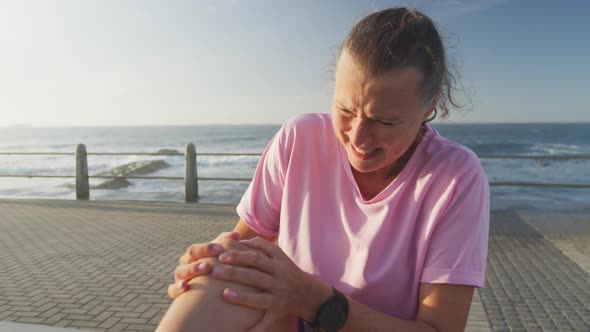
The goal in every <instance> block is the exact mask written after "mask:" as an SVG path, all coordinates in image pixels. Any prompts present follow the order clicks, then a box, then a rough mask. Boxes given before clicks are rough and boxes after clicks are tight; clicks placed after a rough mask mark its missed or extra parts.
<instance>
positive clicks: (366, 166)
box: [348, 157, 379, 173]
mask: <svg viewBox="0 0 590 332" xmlns="http://www.w3.org/2000/svg"><path fill="white" fill-rule="evenodd" d="M353 158H354V157H353ZM348 162H349V163H350V166H352V168H354V170H355V171H357V172H359V173H371V172H375V171H376V170H378V169H379V167H378V166H376V165H375V163H373V162H366V161H359V160H356V159H355V160H351V159H350V158H348Z"/></svg>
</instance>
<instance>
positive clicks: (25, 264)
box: [0, 200, 237, 331]
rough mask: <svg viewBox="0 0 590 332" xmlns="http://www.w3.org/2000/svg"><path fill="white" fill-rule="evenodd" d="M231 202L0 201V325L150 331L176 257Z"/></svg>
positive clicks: (223, 224)
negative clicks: (225, 203) (211, 203)
mask: <svg viewBox="0 0 590 332" xmlns="http://www.w3.org/2000/svg"><path fill="white" fill-rule="evenodd" d="M236 221H237V219H236V217H235V212H234V208H233V207H227V206H209V205H188V204H163V203H162V204H161V203H145V202H143V203H141V202H133V203H131V202H129V203H125V202H96V201H89V202H88V201H43V200H22V201H16V200H14V201H7V200H0V269H1V271H2V272H1V273H0V321H2V320H5V321H12V322H20V323H32V324H43V325H52V326H61V327H75V328H80V329H84V330H95V331H153V330H154V329H155V327H156V326H157V324H158V322H159V321H160V319H161V317H162V316H163V314H164V312H165V310H166V309H167V308H168V306H169V305H170V300H169V299H168V297H167V295H166V289H167V286H168V284H169V283H170V282H171V281H172V280H173V279H172V278H173V275H172V272H173V270H174V268H175V265H176V262H177V261H178V257H179V256H180V255H181V254H182V253H183V252H184V250H185V249H186V248H187V246H188V245H190V244H191V243H195V242H203V241H207V240H210V239H211V238H213V237H214V235H217V234H218V233H219V232H221V231H222V230H224V229H232V227H233V225H234V224H235V222H236Z"/></svg>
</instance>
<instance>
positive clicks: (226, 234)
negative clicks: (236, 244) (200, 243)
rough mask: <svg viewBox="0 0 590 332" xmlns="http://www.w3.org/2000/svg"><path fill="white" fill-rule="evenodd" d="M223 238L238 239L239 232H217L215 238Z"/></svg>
mask: <svg viewBox="0 0 590 332" xmlns="http://www.w3.org/2000/svg"><path fill="white" fill-rule="evenodd" d="M223 239H228V240H234V241H239V240H240V233H238V232H223V233H221V234H219V235H218V236H217V238H216V239H215V240H223Z"/></svg>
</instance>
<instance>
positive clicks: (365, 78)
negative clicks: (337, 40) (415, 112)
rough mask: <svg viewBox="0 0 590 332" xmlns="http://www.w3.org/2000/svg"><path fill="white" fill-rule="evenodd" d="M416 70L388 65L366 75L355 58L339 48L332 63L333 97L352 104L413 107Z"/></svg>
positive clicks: (416, 96) (417, 80) (417, 101)
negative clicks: (333, 75) (388, 69)
mask: <svg viewBox="0 0 590 332" xmlns="http://www.w3.org/2000/svg"><path fill="white" fill-rule="evenodd" d="M421 79H422V75H421V74H420V71H418V69H416V68H414V67H402V68H396V69H392V70H390V71H388V72H386V73H384V74H383V75H380V76H377V77H374V76H370V75H367V74H366V73H365V72H364V71H363V70H362V68H361V67H360V66H359V65H358V64H357V62H356V61H355V59H354V58H353V57H352V56H351V55H350V54H348V52H343V53H342V55H341V56H340V59H339V60H338V64H337V66H336V76H335V91H334V93H335V98H336V99H337V101H338V102H341V103H350V104H353V106H355V107H363V106H374V107H378V108H381V109H396V110H397V109H409V108H410V109H413V108H415V107H416V106H417V105H418V104H420V95H419V84H420V81H421Z"/></svg>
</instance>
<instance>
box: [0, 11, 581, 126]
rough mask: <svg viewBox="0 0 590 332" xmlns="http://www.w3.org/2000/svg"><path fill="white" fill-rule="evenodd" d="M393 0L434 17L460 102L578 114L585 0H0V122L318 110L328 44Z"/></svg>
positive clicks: (169, 121) (490, 116)
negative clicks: (457, 80)
mask: <svg viewBox="0 0 590 332" xmlns="http://www.w3.org/2000/svg"><path fill="white" fill-rule="evenodd" d="M400 5H406V6H409V7H412V8H415V9H418V10H421V11H423V12H424V13H425V14H427V15H428V16H430V17H431V18H432V19H433V20H434V21H435V22H436V24H437V26H438V27H439V29H440V31H441V33H442V35H443V38H444V43H445V45H446V47H447V52H448V57H449V58H450V59H451V61H452V63H453V68H455V69H456V70H457V72H458V73H459V74H460V77H461V79H460V82H461V87H462V89H461V91H462V93H461V91H458V96H459V98H460V99H461V100H463V101H466V100H469V101H470V102H468V103H467V104H466V105H467V110H463V111H455V112H452V113H451V117H450V118H449V119H448V120H447V121H446V122H451V123H464V122H467V123H474V122H483V123H504V122H590V109H589V108H588V103H587V99H586V97H587V96H589V95H590V80H589V79H588V78H589V77H590V65H589V64H588V60H589V59H590V39H589V37H588V36H589V35H590V20H587V16H588V15H589V14H590V9H588V8H589V7H588V6H587V4H585V2H584V1H550V0H548V1H518V0H513V1H511V0H439V1H434V0H431V1H427V0H413V1H405V2H402V1H339V0H334V1H317V0H304V1H282V0H243V1H238V0H215V1H213V0H211V1H205V0H203V1H184V0H166V1H152V0H94V1H90V0H38V1H34V0H0V127H6V126H14V125H31V126H35V127H46V126H49V127H53V126H143V125H201V124H270V123H272V124H278V123H282V122H284V121H285V120H287V119H289V118H291V117H293V116H295V115H297V114H301V113H308V112H329V111H330V103H331V98H332V89H333V73H334V66H335V64H336V60H337V59H336V56H337V49H338V47H339V45H340V43H341V41H342V39H343V38H344V37H345V36H346V33H347V32H348V31H349V30H350V29H351V28H352V26H353V25H354V24H355V23H356V22H357V21H359V20H360V19H362V18H363V17H364V16H366V15H367V14H369V13H371V12H373V11H375V10H379V9H384V8H388V7H395V6H400Z"/></svg>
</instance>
